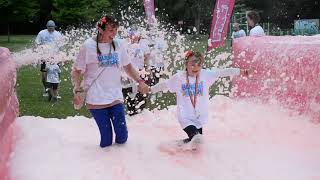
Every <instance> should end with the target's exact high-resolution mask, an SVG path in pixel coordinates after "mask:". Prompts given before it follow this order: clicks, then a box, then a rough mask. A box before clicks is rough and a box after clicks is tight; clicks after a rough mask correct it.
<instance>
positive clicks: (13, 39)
mask: <svg viewBox="0 0 320 180" xmlns="http://www.w3.org/2000/svg"><path fill="white" fill-rule="evenodd" d="M34 38H36V35H11V36H10V42H8V36H4V35H1V36H0V46H2V47H6V48H8V49H10V51H11V52H17V51H19V50H22V49H24V48H27V47H29V46H30V45H31V44H32V40H33V39H34Z"/></svg>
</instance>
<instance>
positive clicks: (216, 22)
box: [207, 0, 234, 52]
mask: <svg viewBox="0 0 320 180" xmlns="http://www.w3.org/2000/svg"><path fill="white" fill-rule="evenodd" d="M233 7H234V0H216V5H215V8H214V14H213V19H212V23H211V30H210V37H209V40H208V49H207V52H209V51H211V50H212V49H213V48H216V47H221V46H224V38H225V37H226V35H227V33H228V25H229V23H230V18H231V14H232V11H233Z"/></svg>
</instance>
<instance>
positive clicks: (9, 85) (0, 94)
mask: <svg viewBox="0 0 320 180" xmlns="http://www.w3.org/2000/svg"><path fill="white" fill-rule="evenodd" d="M0 72H1V73H0V84H1V88H0V102H1V103H0V180H3V179H6V180H9V179H10V173H9V165H8V160H9V157H10V154H11V152H12V148H13V147H12V146H13V144H14V134H15V131H14V120H15V118H16V117H17V114H18V109H19V104H18V99H17V96H16V92H15V84H16V68H15V65H14V63H13V61H12V59H11V58H10V52H9V50H8V49H6V48H0Z"/></svg>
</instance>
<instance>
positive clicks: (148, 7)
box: [144, 0, 155, 23]
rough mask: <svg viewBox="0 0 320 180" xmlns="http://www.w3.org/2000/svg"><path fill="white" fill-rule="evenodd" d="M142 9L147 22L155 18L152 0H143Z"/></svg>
mask: <svg viewBox="0 0 320 180" xmlns="http://www.w3.org/2000/svg"><path fill="white" fill-rule="evenodd" d="M144 10H145V13H146V18H147V21H148V23H152V22H153V20H154V19H155V10H154V0H144Z"/></svg>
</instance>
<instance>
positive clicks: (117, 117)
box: [72, 16, 148, 148]
mask: <svg viewBox="0 0 320 180" xmlns="http://www.w3.org/2000/svg"><path fill="white" fill-rule="evenodd" d="M118 27H119V24H118V22H117V21H116V20H115V19H114V18H113V17H110V16H103V17H102V18H101V19H100V21H99V22H98V23H97V28H98V33H97V36H96V37H93V38H89V39H87V40H86V41H85V42H84V44H83V45H82V47H81V49H80V52H79V55H78V57H77V59H76V61H75V63H74V67H73V71H72V79H73V83H74V103H75V104H78V103H79V102H80V101H81V100H80V99H81V96H80V93H81V92H83V91H84V90H85V92H86V106H87V109H89V111H90V113H91V114H92V116H93V118H94V119H95V121H96V123H97V125H98V128H99V131H100V136H101V141H100V147H102V148H103V147H108V146H111V145H112V140H113V137H112V136H113V131H112V126H113V128H114V132H115V136H116V137H115V142H116V143H117V144H124V143H125V142H126V141H127V139H128V130H127V125H126V121H125V112H124V106H123V95H122V90H121V80H120V79H121V67H123V69H124V70H125V72H126V73H127V74H128V75H129V76H130V77H131V78H132V79H133V80H135V81H136V82H137V83H139V91H140V92H141V93H147V92H148V86H147V85H146V84H145V83H144V81H143V80H142V79H141V78H140V77H139V74H138V72H137V71H136V70H135V69H134V68H133V66H132V65H131V63H130V60H129V58H128V56H127V53H126V51H125V50H124V49H123V48H120V46H119V45H118V43H116V42H115V41H114V40H113V39H114V37H115V36H116V34H117V30H118ZM82 76H83V78H84V85H83V86H84V87H83V88H82V87H81V85H80V84H81V78H82ZM111 124H112V125H111Z"/></svg>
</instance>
